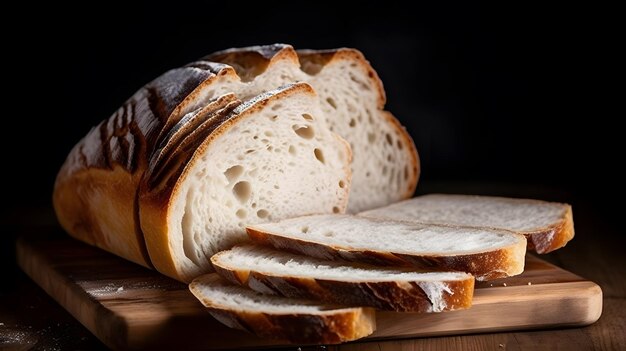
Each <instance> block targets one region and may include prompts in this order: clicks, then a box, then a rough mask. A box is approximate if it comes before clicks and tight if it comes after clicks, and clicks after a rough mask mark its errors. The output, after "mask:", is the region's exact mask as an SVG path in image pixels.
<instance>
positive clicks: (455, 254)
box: [247, 215, 526, 280]
mask: <svg viewBox="0 0 626 351" xmlns="http://www.w3.org/2000/svg"><path fill="white" fill-rule="evenodd" d="M247 231H248V235H249V236H250V237H251V238H252V239H254V240H255V241H257V242H261V243H266V244H270V245H272V246H274V247H276V248H279V249H287V250H291V251H295V252H299V253H303V254H305V255H309V256H313V257H319V258H323V259H339V258H341V259H346V260H349V261H364V262H370V263H375V264H400V265H413V266H416V267H419V268H431V267H437V268H440V269H447V270H454V271H461V272H467V273H471V274H473V275H474V276H475V277H476V279H477V280H490V279H495V278H501V277H508V276H512V275H517V274H520V273H522V271H523V270H524V256H525V254H526V238H524V236H523V235H519V234H515V233H511V232H508V231H502V230H501V231H496V230H491V229H480V228H460V227H450V226H437V225H425V224H417V223H408V222H399V221H390V220H381V219H373V218H365V217H358V216H350V215H316V216H304V217H298V218H292V219H287V220H283V221H280V222H275V223H265V224H258V225H251V226H248V227H247Z"/></svg>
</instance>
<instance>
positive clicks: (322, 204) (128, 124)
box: [53, 45, 419, 281]
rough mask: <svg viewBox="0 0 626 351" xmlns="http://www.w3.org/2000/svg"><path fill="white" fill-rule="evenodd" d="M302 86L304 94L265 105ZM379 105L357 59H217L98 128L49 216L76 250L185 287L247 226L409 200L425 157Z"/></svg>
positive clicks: (285, 51) (77, 151)
mask: <svg viewBox="0 0 626 351" xmlns="http://www.w3.org/2000/svg"><path fill="white" fill-rule="evenodd" d="M210 60H213V61H210ZM215 61H220V62H215ZM294 82H308V83H309V85H303V84H297V85H295V86H291V87H288V88H283V89H280V90H278V91H275V92H273V93H271V94H269V95H266V94H265V93H266V92H268V91H271V90H273V89H276V88H277V87H279V86H282V85H283V84H289V83H294ZM311 86H312V87H313V88H314V90H315V91H317V94H316V93H315V92H314V90H313V89H311ZM256 96H259V97H256ZM255 97H256V98H255ZM246 101H250V102H249V103H245V102H246ZM242 102H244V103H243V104H242ZM384 103H385V96H384V91H383V89H382V84H381V82H380V80H379V79H378V77H377V75H376V73H375V72H374V70H373V69H372V68H371V66H370V65H369V63H368V62H367V61H366V60H365V59H364V58H363V55H362V54H361V53H359V52H358V51H356V50H353V49H338V50H330V51H320V52H315V51H303V52H299V53H297V52H296V51H295V50H294V49H293V48H292V47H291V46H289V45H271V46H265V47H253V48H245V49H236V50H228V51H224V52H220V53H216V54H213V55H210V56H209V57H208V58H207V59H203V60H200V61H197V62H194V63H191V64H189V65H187V66H185V67H182V68H178V69H174V70H171V71H169V72H167V73H165V74H164V75H163V76H161V77H159V78H157V79H156V80H154V81H153V82H150V83H148V84H147V85H146V86H145V87H143V88H142V89H140V90H139V91H138V92H137V93H136V94H135V95H133V96H132V97H131V98H130V99H129V100H128V101H127V102H126V103H125V104H124V105H123V106H122V107H121V108H120V109H119V110H118V111H117V112H116V113H115V114H113V116H111V117H110V118H109V119H107V120H105V121H103V122H102V123H100V124H99V125H98V126H96V127H95V128H93V129H92V130H91V131H90V132H89V133H88V134H87V136H86V137H85V138H84V139H83V140H81V141H80V142H79V143H78V144H77V145H76V146H75V147H74V149H73V150H72V151H71V153H70V154H69V156H68V158H67V160H66V162H65V164H64V165H63V167H62V168H61V170H60V172H59V175H58V176H57V180H56V183H55V190H54V195H53V202H54V207H55V210H56V213H57V216H58V218H59V221H60V223H61V225H62V226H63V227H64V228H65V229H66V231H68V232H69V233H70V234H71V235H72V236H74V237H76V238H78V239H80V240H83V241H85V242H87V243H90V244H93V245H96V246H99V247H101V248H103V249H105V250H108V251H110V252H113V253H115V254H117V255H119V256H122V257H124V258H126V259H128V260H131V261H133V262H136V263H139V264H142V265H144V266H147V267H154V268H156V269H157V270H159V271H160V272H162V273H164V274H167V275H169V276H171V277H173V278H175V279H179V280H182V281H190V280H191V279H192V278H194V277H195V276H197V275H198V274H201V273H204V272H207V271H210V270H211V267H210V264H209V263H208V262H209V259H208V258H209V257H210V256H211V255H212V254H214V253H216V252H218V251H219V250H222V249H226V248H228V247H230V246H232V245H233V244H235V243H237V242H239V241H241V240H243V239H244V238H245V232H244V230H243V227H244V225H245V224H254V223H257V222H264V221H270V220H279V219H282V218H287V217H292V216H298V215H306V214H312V213H343V212H344V211H346V209H347V208H348V210H349V211H352V212H357V211H362V210H366V209H371V208H374V207H378V206H382V205H386V204H389V203H392V202H394V201H398V200H401V199H405V198H408V197H410V196H411V194H412V193H413V191H414V189H415V185H416V182H417V178H418V175H419V162H418V158H417V152H416V150H415V146H414V144H413V142H412V140H411V138H410V137H409V135H408V134H407V133H406V131H405V130H404V129H403V128H402V127H401V126H400V124H399V123H398V122H397V120H396V119H395V118H394V117H393V116H392V115H391V114H390V113H388V112H386V111H384V110H383V106H384ZM240 105H241V106H240ZM267 105H272V106H267ZM272 109H274V110H272ZM282 115H285V116H287V118H286V120H283V119H282V118H280V117H281V116H282ZM268 116H269V117H268ZM274 117H276V119H273V118H274ZM252 119H254V120H255V121H254V122H252V121H251V120H252ZM296 120H297V121H296ZM259 121H261V123H259V125H254V126H253V124H256V122H259ZM275 121H280V122H279V123H274V124H271V123H270V122H272V123H273V122H275ZM235 122H236V123H235ZM268 123H270V124H268ZM275 127H276V128H278V129H274V128H275ZM332 131H335V132H337V133H339V134H340V135H343V136H344V137H345V138H347V139H348V142H349V143H350V144H351V146H352V151H353V154H352V153H351V151H350V150H349V148H348V147H347V146H345V145H347V144H346V143H345V142H344V141H343V140H342V139H341V138H339V137H336V136H335V135H333V134H332V133H331V132H332ZM285 133H287V134H285ZM286 135H287V136H286ZM296 140H297V142H296ZM351 157H353V159H354V161H353V162H352V161H351ZM305 159H306V161H303V160H305ZM311 161H315V162H311ZM302 162H304V163H302ZM350 162H352V163H350ZM346 167H347V168H351V169H352V170H354V175H353V176H352V175H351V171H350V169H344V168H346ZM331 184H332V185H331ZM348 192H350V198H349V201H350V203H349V204H348V203H347V201H348Z"/></svg>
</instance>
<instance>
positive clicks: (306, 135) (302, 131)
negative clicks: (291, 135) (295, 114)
mask: <svg viewBox="0 0 626 351" xmlns="http://www.w3.org/2000/svg"><path fill="white" fill-rule="evenodd" d="M291 128H293V131H294V132H296V134H298V136H299V137H301V138H303V139H312V138H313V137H314V136H315V132H314V131H313V127H311V126H306V125H305V126H299V125H297V124H295V125H293V126H291Z"/></svg>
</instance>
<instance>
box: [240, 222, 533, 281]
mask: <svg viewBox="0 0 626 351" xmlns="http://www.w3.org/2000/svg"><path fill="white" fill-rule="evenodd" d="M246 231H247V233H248V236H249V237H250V238H251V239H252V240H254V241H255V242H257V243H260V244H263V245H270V246H273V247H275V248H277V249H281V250H287V251H290V252H294V253H300V254H304V255H307V256H311V257H317V258H321V259H326V260H338V259H343V260H347V261H353V262H365V263H369V264H374V265H380V266H409V267H416V268H419V269H433V268H436V269H444V270H452V271H460V272H467V273H470V274H472V275H474V277H475V278H476V280H479V281H485V280H492V279H497V278H505V277H510V276H514V275H518V274H521V273H522V272H523V271H524V259H523V257H524V253H525V252H526V239H525V237H524V236H522V235H519V238H520V240H518V241H517V243H515V244H512V245H509V246H506V247H503V248H500V249H496V250H491V251H486V252H481V253H475V254H459V255H443V254H442V255H411V254H405V253H392V252H387V251H377V250H361V249H348V248H344V247H337V246H334V245H324V244H320V243H316V242H313V241H306V240H302V239H296V238H289V237H285V236H282V235H281V234H280V233H272V232H269V231H264V230H262V229H259V228H257V227H255V226H247V227H246ZM520 257H522V259H519V258H520Z"/></svg>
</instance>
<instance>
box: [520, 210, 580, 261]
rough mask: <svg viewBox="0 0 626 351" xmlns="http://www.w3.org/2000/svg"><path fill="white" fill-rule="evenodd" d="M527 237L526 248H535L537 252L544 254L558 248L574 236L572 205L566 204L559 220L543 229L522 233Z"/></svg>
mask: <svg viewBox="0 0 626 351" xmlns="http://www.w3.org/2000/svg"><path fill="white" fill-rule="evenodd" d="M522 234H524V235H525V236H526V239H528V249H529V250H535V251H536V252H537V253H539V254H545V253H548V252H552V251H554V250H557V249H560V248H562V247H563V246H565V245H567V243H568V242H569V241H570V240H572V239H573V238H574V216H573V213H572V206H570V205H567V210H566V211H565V214H564V215H563V218H562V219H561V221H560V222H559V223H557V224H555V225H554V226H552V227H549V228H546V229H545V230H542V231H538V232H532V233H522Z"/></svg>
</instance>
